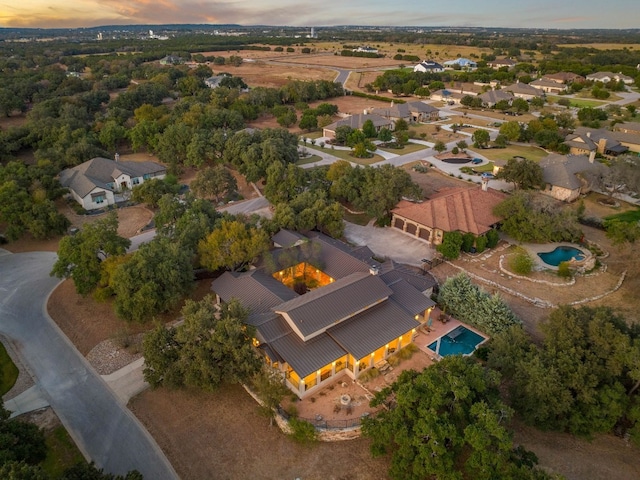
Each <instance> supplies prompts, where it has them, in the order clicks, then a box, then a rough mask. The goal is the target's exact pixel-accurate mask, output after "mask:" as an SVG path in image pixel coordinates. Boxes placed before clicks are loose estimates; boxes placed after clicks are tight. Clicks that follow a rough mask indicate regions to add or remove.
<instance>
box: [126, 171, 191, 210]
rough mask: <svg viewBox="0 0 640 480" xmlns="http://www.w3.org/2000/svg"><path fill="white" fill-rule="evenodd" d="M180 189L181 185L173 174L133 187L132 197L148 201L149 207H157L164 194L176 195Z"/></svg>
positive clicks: (144, 201)
mask: <svg viewBox="0 0 640 480" xmlns="http://www.w3.org/2000/svg"><path fill="white" fill-rule="evenodd" d="M179 190H180V185H178V182H177V180H176V177H174V176H172V175H171V176H167V177H165V178H163V179H161V178H152V179H150V180H146V181H145V182H143V183H141V184H140V185H136V186H135V187H133V191H132V195H131V199H132V200H133V201H134V202H140V203H146V204H147V205H148V206H149V207H157V206H158V202H159V201H160V198H162V196H163V195H166V194H171V195H175V194H176V193H178V191H179Z"/></svg>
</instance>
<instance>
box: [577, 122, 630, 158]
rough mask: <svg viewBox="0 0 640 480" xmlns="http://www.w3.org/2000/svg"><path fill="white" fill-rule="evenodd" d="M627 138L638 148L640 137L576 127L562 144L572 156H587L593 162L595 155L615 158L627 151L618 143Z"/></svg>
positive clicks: (600, 129) (602, 129)
mask: <svg viewBox="0 0 640 480" xmlns="http://www.w3.org/2000/svg"><path fill="white" fill-rule="evenodd" d="M626 137H629V140H631V141H632V142H633V140H634V138H635V141H636V143H637V145H638V147H640V135H633V134H625V133H622V132H611V131H609V130H605V129H604V128H587V127H578V128H576V129H575V130H574V132H573V133H570V134H568V135H567V136H566V137H565V141H564V143H565V144H566V145H568V146H569V153H570V154H572V155H587V156H588V157H589V160H591V161H593V159H594V158H595V156H596V153H599V154H601V155H605V156H610V157H615V156H618V155H621V154H623V153H625V152H627V151H629V147H628V146H626V145H624V144H623V143H622V142H620V140H619V138H626Z"/></svg>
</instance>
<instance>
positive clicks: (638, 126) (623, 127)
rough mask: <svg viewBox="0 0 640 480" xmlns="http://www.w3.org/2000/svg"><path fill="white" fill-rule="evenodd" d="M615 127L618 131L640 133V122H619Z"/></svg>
mask: <svg viewBox="0 0 640 480" xmlns="http://www.w3.org/2000/svg"><path fill="white" fill-rule="evenodd" d="M613 128H614V129H615V130H616V131H617V132H623V133H632V134H635V135H640V122H623V123H617V124H616V125H615V127H613Z"/></svg>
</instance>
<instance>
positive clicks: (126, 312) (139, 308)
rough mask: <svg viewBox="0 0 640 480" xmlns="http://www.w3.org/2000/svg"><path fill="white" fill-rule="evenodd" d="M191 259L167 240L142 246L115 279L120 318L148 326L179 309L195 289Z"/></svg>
mask: <svg viewBox="0 0 640 480" xmlns="http://www.w3.org/2000/svg"><path fill="white" fill-rule="evenodd" d="M191 256H192V253H191V252H190V251H189V250H185V249H182V248H181V246H180V245H179V244H178V243H175V242H172V241H171V240H170V239H169V238H166V237H158V238H155V239H154V240H152V241H151V242H149V243H146V244H144V245H142V246H141V247H140V249H139V250H138V251H137V252H136V253H135V254H134V255H133V256H132V257H131V259H130V260H129V261H127V262H126V263H124V264H122V265H120V266H119V267H118V268H117V269H116V271H115V273H114V275H113V290H114V293H115V294H116V298H115V301H114V307H115V311H116V314H117V315H118V316H119V317H120V318H123V319H125V320H127V321H135V322H144V321H146V320H148V319H150V318H152V317H153V316H154V315H157V314H159V313H162V312H166V311H167V310H170V309H171V308H174V307H176V306H177V305H178V304H179V303H180V300H182V297H183V296H184V295H186V294H187V293H188V292H189V291H190V289H191V287H192V286H193V266H192V263H191Z"/></svg>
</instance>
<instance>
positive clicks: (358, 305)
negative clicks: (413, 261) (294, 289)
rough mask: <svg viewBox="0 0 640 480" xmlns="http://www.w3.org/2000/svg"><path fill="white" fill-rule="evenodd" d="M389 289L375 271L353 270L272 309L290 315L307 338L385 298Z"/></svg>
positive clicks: (389, 293) (389, 292) (388, 294)
mask: <svg viewBox="0 0 640 480" xmlns="http://www.w3.org/2000/svg"><path fill="white" fill-rule="evenodd" d="M392 293H393V291H392V290H391V289H390V288H389V287H387V285H386V284H385V283H384V282H383V281H382V280H381V279H380V278H378V277H377V276H376V275H371V274H370V273H368V272H367V273H364V272H356V273H353V274H351V275H348V276H346V277H344V278H342V279H340V280H336V281H335V282H333V283H330V284H329V285H326V286H325V287H322V288H318V289H315V290H312V291H310V292H308V293H306V294H305V295H301V296H299V297H297V298H293V299H291V300H289V301H288V302H285V303H282V304H280V305H276V306H275V307H273V311H275V312H276V313H279V314H282V315H285V316H286V317H288V318H290V319H291V321H292V322H293V324H294V325H295V327H296V328H297V329H298V330H299V331H300V333H301V334H302V336H303V337H304V338H308V337H310V336H313V335H314V334H317V332H319V331H323V330H325V329H326V328H328V327H329V326H331V325H333V324H335V323H339V322H342V321H344V320H345V319H347V318H349V317H352V316H353V315H355V314H357V313H358V312H360V311H362V310H364V309H366V308H368V307H370V306H371V305H374V304H376V303H379V302H381V301H383V300H385V299H387V298H388V297H389V296H390V295H391V294H392Z"/></svg>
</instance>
